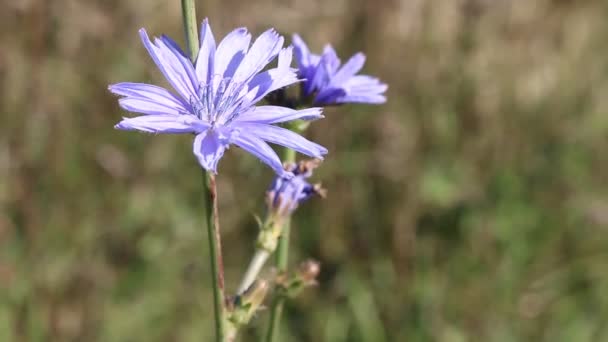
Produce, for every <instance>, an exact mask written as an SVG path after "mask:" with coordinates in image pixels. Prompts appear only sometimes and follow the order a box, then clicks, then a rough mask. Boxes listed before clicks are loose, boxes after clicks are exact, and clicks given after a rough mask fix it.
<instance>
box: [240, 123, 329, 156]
mask: <svg viewBox="0 0 608 342" xmlns="http://www.w3.org/2000/svg"><path fill="white" fill-rule="evenodd" d="M238 127H239V128H240V129H241V130H242V131H246V132H247V134H253V135H255V136H257V137H258V138H260V139H262V140H264V141H267V142H271V143H273V144H277V145H281V146H285V147H288V148H290V149H292V150H295V151H298V152H300V153H303V154H306V155H308V156H310V157H315V158H319V159H323V155H324V154H327V149H326V148H325V147H323V146H321V145H319V144H316V143H314V142H312V141H310V140H308V139H306V138H304V137H303V136H301V135H299V134H297V133H294V132H292V131H290V130H288V129H285V128H281V127H277V126H273V125H266V124H259V123H242V124H239V125H238Z"/></svg>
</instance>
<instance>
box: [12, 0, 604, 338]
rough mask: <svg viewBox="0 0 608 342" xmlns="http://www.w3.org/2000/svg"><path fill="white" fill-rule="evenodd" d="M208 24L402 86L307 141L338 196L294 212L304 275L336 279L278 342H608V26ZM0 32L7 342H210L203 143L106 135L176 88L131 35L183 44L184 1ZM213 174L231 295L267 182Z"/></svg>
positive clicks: (341, 6) (369, 21)
mask: <svg viewBox="0 0 608 342" xmlns="http://www.w3.org/2000/svg"><path fill="white" fill-rule="evenodd" d="M197 5H198V16H199V20H202V19H203V18H204V17H209V18H210V21H211V25H212V28H213V30H214V33H215V34H216V37H221V36H223V35H225V34H226V33H228V32H229V31H230V30H232V29H233V28H235V27H237V26H246V27H248V28H249V29H250V31H252V32H253V33H255V34H258V33H261V32H262V31H263V30H265V29H266V28H268V27H275V28H277V30H279V31H280V32H281V33H283V34H284V35H286V36H290V35H291V33H294V32H298V33H300V34H301V35H302V36H303V38H304V39H306V40H307V41H308V42H309V44H310V45H311V47H312V48H313V49H314V50H316V51H320V49H321V48H322V46H323V44H325V43H326V42H332V43H333V44H334V46H335V47H336V48H337V50H338V52H339V54H340V56H341V57H342V58H343V60H344V59H345V58H346V57H347V56H350V55H351V54H352V53H354V52H356V51H364V52H365V53H366V54H367V56H368V62H367V64H366V66H365V68H364V72H365V73H368V74H372V75H377V76H379V77H380V78H381V79H382V80H384V81H385V82H387V83H388V84H389V85H390V88H389V91H388V99H389V100H388V102H387V104H386V105H383V106H354V105H353V106H350V105H349V106H343V107H334V108H328V109H327V110H326V119H324V120H320V121H317V122H315V123H314V124H313V125H312V127H311V129H310V130H309V132H308V135H309V137H311V138H313V139H314V140H315V141H317V142H319V143H321V144H323V145H325V146H327V147H328V148H329V150H330V154H329V156H328V158H327V160H326V162H325V163H324V164H323V165H322V167H321V168H320V169H319V170H318V172H317V174H316V176H315V178H314V179H315V180H317V181H322V182H323V184H324V186H325V187H326V188H328V189H329V196H328V197H327V198H326V199H325V200H314V201H311V202H309V203H307V204H306V205H304V206H303V207H301V208H300V209H299V210H298V212H297V216H296V218H295V220H294V225H295V226H294V230H293V233H292V239H293V240H292V254H291V262H292V263H293V264H296V263H297V261H299V260H303V259H305V258H309V257H312V258H315V259H318V260H319V261H321V263H322V267H323V271H322V274H321V275H320V279H319V280H320V285H319V286H318V287H317V288H313V289H309V290H307V291H306V292H305V293H303V294H302V295H301V296H300V297H299V298H297V299H296V300H294V301H291V302H289V304H288V306H287V311H286V313H287V316H286V319H284V321H283V323H284V325H283V327H282V334H283V335H282V336H283V339H282V340H284V341H332V342H333V341H336V342H339V341H361V342H367V341H373V342H375V341H446V342H460V341H505V342H507V341H552V342H558V341H564V342H571V341H608V273H607V272H608V152H607V151H606V147H607V146H608V20H607V18H608V2H605V1H601V0H596V1H592V0H587V1H582V0H581V1H575V0H536V1H532V0H530V1H523V0H521V1H517V0H451V1H446V0H427V1H424V0H374V1H371V0H370V1H364V0H336V1H321V0H308V1H301V0H300V1H299V0H290V1H271V0H262V1H247V2H245V1H235V0H222V1H218V0H205V1H198V4H197ZM0 9H1V11H0V115H1V116H0V120H1V121H0V341H17V342H21V341H112V342H113V341H120V342H122V341H125V342H128V341H134V342H135V341H207V340H211V336H212V334H213V330H212V305H211V292H210V291H211V290H210V288H209V274H210V273H209V272H210V270H209V265H208V260H207V255H208V251H207V248H206V247H207V244H206V240H205V239H206V231H205V229H204V226H203V216H202V212H201V206H202V201H201V182H202V176H201V171H200V168H199V166H198V164H197V162H196V160H195V158H194V157H193V155H192V153H191V140H192V139H191V137H189V136H150V135H146V134H136V133H125V132H121V131H116V130H114V129H113V128H112V126H113V125H114V124H115V123H116V122H117V121H118V120H119V119H120V118H121V117H122V116H123V115H128V114H127V113H125V112H124V111H122V110H120V109H119V107H118V105H117V101H116V98H115V97H114V96H112V95H111V94H110V93H109V92H108V91H107V85H108V84H110V83H115V82H118V81H134V82H152V83H160V84H165V83H164V80H163V79H162V76H161V74H160V73H159V72H158V71H157V70H156V67H155V65H154V64H153V62H152V61H151V60H150V58H149V57H148V56H147V54H146V52H145V50H144V48H143V47H142V46H141V44H140V42H139V38H138V35H137V30H138V29H139V28H140V27H146V28H147V29H148V32H150V33H151V34H160V33H167V34H169V35H170V36H172V37H175V38H176V39H177V40H178V41H179V42H180V43H183V41H184V39H183V32H182V23H181V12H180V4H179V1H176V0H172V1H160V0H149V1H137V0H120V1H119V0H103V1H102V0H97V1H93V0H89V1H80V0H53V1H42V0H27V1H8V0H6V1H2V2H1V4H0ZM219 171H220V176H219V177H218V181H219V189H220V214H221V224H222V232H223V239H224V240H223V241H224V242H223V245H224V246H223V247H224V255H225V264H226V272H227V274H226V276H227V283H228V289H229V290H232V291H234V289H235V288H236V286H237V283H238V281H239V280H240V276H241V274H242V272H243V271H244V269H245V267H246V263H247V262H248V260H249V258H250V256H251V254H252V241H253V239H254V238H255V236H256V234H257V226H256V223H255V219H254V215H255V214H257V215H263V213H264V201H263V198H264V191H265V189H266V186H267V184H268V183H269V181H270V180H271V177H272V172H271V171H270V169H269V168H267V167H265V166H263V165H262V164H261V163H260V162H258V161H257V160H256V159H255V158H253V157H251V156H250V155H248V154H246V153H244V152H243V151H239V150H238V149H236V148H233V149H231V150H230V151H229V152H228V153H227V154H226V156H225V158H224V159H223V160H222V163H221V164H220V168H219ZM267 319H268V311H266V312H262V313H260V314H259V315H258V316H257V317H256V319H255V320H254V322H253V323H252V324H251V325H250V327H249V328H248V329H246V330H245V331H244V332H243V334H242V340H243V341H254V340H255V338H256V336H258V335H260V334H262V333H263V331H264V330H265V327H266V321H267Z"/></svg>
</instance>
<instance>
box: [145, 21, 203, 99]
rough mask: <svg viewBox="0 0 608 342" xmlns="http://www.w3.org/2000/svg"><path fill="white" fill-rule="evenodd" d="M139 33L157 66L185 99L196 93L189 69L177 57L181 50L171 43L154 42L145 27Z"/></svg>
mask: <svg viewBox="0 0 608 342" xmlns="http://www.w3.org/2000/svg"><path fill="white" fill-rule="evenodd" d="M139 35H140V37H141V41H142V42H143V44H144V46H145V48H146V50H148V53H149V54H150V57H152V60H154V63H156V66H158V68H159V69H160V71H161V72H162V73H163V75H164V76H165V78H166V79H167V81H168V82H169V83H170V84H171V86H173V88H174V89H175V90H176V91H177V92H178V93H179V94H180V95H181V96H182V97H183V98H184V99H185V100H188V99H190V98H191V97H192V96H193V95H196V92H195V91H194V85H193V84H192V82H191V79H190V76H189V75H188V71H186V70H185V69H184V66H183V64H182V63H181V62H180V60H179V59H178V58H177V57H175V54H178V55H179V52H174V51H173V50H172V48H171V47H170V45H166V44H164V43H163V44H160V45H159V46H157V45H154V44H152V42H151V41H150V38H149V37H148V34H147V33H146V30H145V29H140V30H139Z"/></svg>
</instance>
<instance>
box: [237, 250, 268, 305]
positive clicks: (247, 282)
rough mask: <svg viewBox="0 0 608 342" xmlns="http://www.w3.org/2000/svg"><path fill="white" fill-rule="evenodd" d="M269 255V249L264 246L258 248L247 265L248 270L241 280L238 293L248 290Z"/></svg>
mask: <svg viewBox="0 0 608 342" xmlns="http://www.w3.org/2000/svg"><path fill="white" fill-rule="evenodd" d="M269 256H270V252H269V251H267V250H265V249H262V248H257V249H256V251H255V255H254V256H253V258H252V259H251V262H250V263H249V267H247V271H246V272H245V275H244V276H243V280H242V281H241V284H240V285H239V288H238V290H236V293H237V294H239V295H240V294H243V293H244V292H245V291H247V289H248V288H249V287H250V286H251V284H253V282H254V281H255V280H256V278H257V277H258V274H259V273H260V271H261V270H262V267H264V264H265V263H266V260H268V257H269Z"/></svg>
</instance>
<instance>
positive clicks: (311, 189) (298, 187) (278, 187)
mask: <svg viewBox="0 0 608 342" xmlns="http://www.w3.org/2000/svg"><path fill="white" fill-rule="evenodd" d="M317 166H319V161H318V160H307V161H301V162H300V163H299V164H288V165H286V166H285V170H286V171H288V172H290V173H293V174H294V177H292V178H285V177H275V179H274V181H273V182H272V185H271V186H270V189H269V190H268V193H267V194H268V195H267V196H268V197H267V202H268V207H269V208H270V210H271V212H273V213H276V214H278V216H285V215H289V214H291V213H292V212H293V211H294V210H295V209H296V208H297V207H298V205H299V204H300V203H302V202H304V201H306V200H308V199H309V198H311V197H312V196H314V195H320V196H325V190H324V189H322V188H321V185H319V184H315V185H312V184H310V183H308V181H307V180H306V179H307V178H309V177H310V176H312V171H313V170H314V169H315V168H316V167H317Z"/></svg>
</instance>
